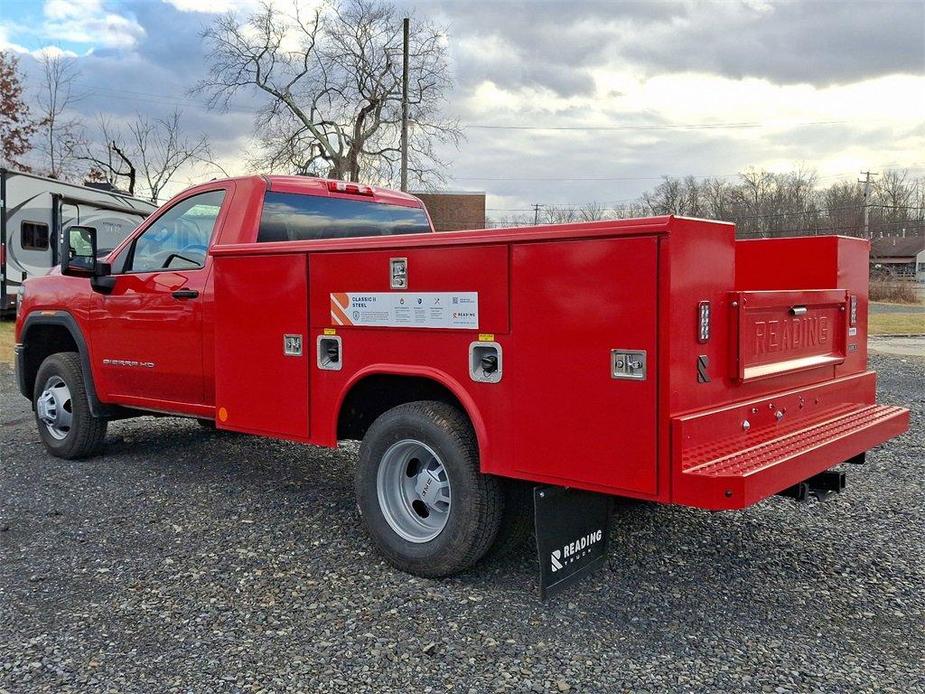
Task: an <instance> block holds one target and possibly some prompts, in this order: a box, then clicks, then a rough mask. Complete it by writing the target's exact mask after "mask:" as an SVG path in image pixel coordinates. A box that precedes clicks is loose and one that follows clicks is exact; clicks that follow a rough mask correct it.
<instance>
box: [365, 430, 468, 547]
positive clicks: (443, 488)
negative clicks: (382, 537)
mask: <svg viewBox="0 0 925 694" xmlns="http://www.w3.org/2000/svg"><path fill="white" fill-rule="evenodd" d="M376 494H377V496H378V497H379V508H380V509H382V515H383V516H385V519H386V521H387V522H388V524H389V525H390V526H391V527H392V530H394V531H395V532H396V533H398V535H399V536H400V537H402V538H403V539H405V540H407V541H408V542H415V543H421V542H429V541H430V540H433V539H434V538H435V537H437V535H439V534H440V533H441V531H442V530H443V528H444V527H445V526H446V521H447V519H448V518H449V517H450V504H451V499H450V496H451V494H450V479H449V477H448V476H447V473H446V469H445V468H444V467H443V461H441V460H440V456H438V455H437V454H436V453H435V452H434V450H433V449H432V448H431V447H430V446H428V445H427V444H425V443H422V442H420V441H415V440H414V439H403V440H401V441H398V442H397V443H393V444H392V445H391V446H389V448H388V450H387V451H386V452H385V454H384V455H383V456H382V461H381V462H380V463H379V471H378V473H377V475H376Z"/></svg>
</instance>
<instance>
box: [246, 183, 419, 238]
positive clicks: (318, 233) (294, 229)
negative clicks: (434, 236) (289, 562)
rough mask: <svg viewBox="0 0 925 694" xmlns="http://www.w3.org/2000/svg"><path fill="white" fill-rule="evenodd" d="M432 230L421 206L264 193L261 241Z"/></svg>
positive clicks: (260, 231) (295, 194)
mask: <svg viewBox="0 0 925 694" xmlns="http://www.w3.org/2000/svg"><path fill="white" fill-rule="evenodd" d="M430 232H431V226H430V220H429V219H428V218H427V213H426V212H425V211H424V209H423V208H421V207H405V206H402V205H390V204H387V203H381V202H372V201H369V200H353V199H348V198H328V197H324V196H320V195H303V194H298V193H277V192H273V191H270V192H268V193H267V194H266V195H265V196H264V201H263V213H262V215H261V217H260V229H259V231H258V232H257V241H258V243H266V242H270V241H311V240H314V239H343V238H352V237H356V236H392V235H395V234H425V233H430Z"/></svg>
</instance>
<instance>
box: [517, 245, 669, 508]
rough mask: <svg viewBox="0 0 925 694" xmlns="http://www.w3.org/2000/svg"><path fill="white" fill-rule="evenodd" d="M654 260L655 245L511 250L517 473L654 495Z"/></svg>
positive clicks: (522, 246)
mask: <svg viewBox="0 0 925 694" xmlns="http://www.w3.org/2000/svg"><path fill="white" fill-rule="evenodd" d="M657 250H658V241H657V239H656V238H655V237H649V236H646V237H631V238H612V239H603V240H585V241H569V242H550V243H536V244H520V245H516V246H514V248H513V253H512V263H513V265H512V276H511V279H512V283H511V284H512V325H511V327H512V339H513V345H512V346H513V349H511V350H510V352H509V354H506V355H505V374H504V378H505V380H509V385H510V387H511V388H513V392H512V397H513V401H514V405H513V417H512V422H513V424H514V429H515V436H514V442H513V447H514V451H515V452H514V456H515V465H514V467H515V469H516V470H518V471H520V472H524V473H529V474H530V475H535V476H537V478H540V479H547V480H549V481H553V479H552V478H555V479H557V480H561V481H562V484H568V483H570V482H571V483H577V482H581V483H584V484H587V485H589V486H591V487H592V488H595V487H606V488H608V489H610V490H613V491H614V492H619V491H620V490H626V491H633V492H640V493H644V494H654V493H656V402H657V400H656V392H657V383H656V375H657V370H656V364H657V359H656V356H657V355H656V325H657V323H656V309H657V279H658V274H657V269H658V268H657ZM637 362H641V363H637ZM615 366H616V368H617V370H618V372H619V373H618V377H617V378H615V377H614V373H613V369H614V367H615Z"/></svg>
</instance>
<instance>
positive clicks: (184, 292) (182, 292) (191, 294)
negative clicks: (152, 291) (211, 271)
mask: <svg viewBox="0 0 925 694" xmlns="http://www.w3.org/2000/svg"><path fill="white" fill-rule="evenodd" d="M171 296H172V297H173V298H174V299H195V298H196V297H197V296H199V292H197V291H196V290H195V289H178V290H177V291H175V292H173V293H172V294H171Z"/></svg>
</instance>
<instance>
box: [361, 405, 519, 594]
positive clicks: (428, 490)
mask: <svg viewBox="0 0 925 694" xmlns="http://www.w3.org/2000/svg"><path fill="white" fill-rule="evenodd" d="M356 493H357V505H358V507H359V509H360V513H361V514H362V516H363V520H364V522H365V524H366V527H367V529H368V530H369V534H370V536H371V537H372V539H373V542H375V544H376V546H377V547H378V548H379V550H380V551H381V552H382V554H383V555H385V557H386V558H387V559H388V560H389V562H391V563H392V564H393V565H394V566H396V567H398V568H399V569H401V570H403V571H407V572H408V573H412V574H416V575H418V576H428V577H438V576H448V575H451V574H454V573H458V572H460V571H463V570H464V569H467V568H468V567H470V566H472V565H473V564H474V563H475V562H477V561H478V560H479V559H481V558H482V556H483V555H484V554H485V553H486V552H487V551H488V548H489V547H490V546H491V544H492V542H493V541H494V539H495V536H496V535H497V533H498V527H499V524H500V522H501V514H502V507H503V496H502V492H501V487H500V485H499V482H498V480H497V479H496V478H494V477H489V476H488V475H483V474H482V473H481V472H479V458H478V449H477V446H476V443H475V435H474V433H473V431H472V427H471V425H470V424H469V421H468V419H467V418H466V417H465V415H463V413H461V412H460V411H459V410H458V409H456V408H455V407H452V406H451V405H447V404H445V403H441V402H431V401H420V402H411V403H406V404H404V405H399V406H398V407H395V408H393V409H391V410H389V411H388V412H386V413H385V414H383V415H382V416H380V417H379V418H378V419H377V420H376V421H375V422H373V424H372V426H371V427H370V428H369V431H368V432H367V433H366V436H365V437H364V438H363V443H362V445H361V446H360V459H359V463H358V465H357V476H356Z"/></svg>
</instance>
